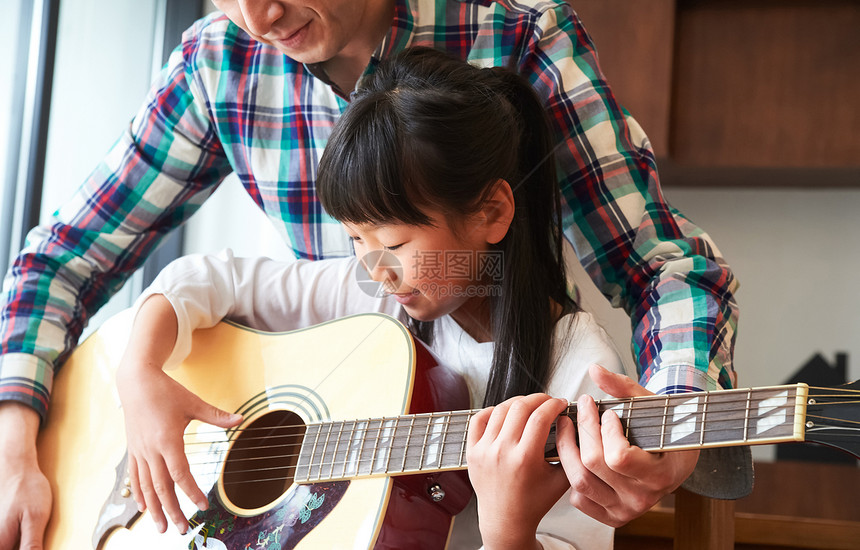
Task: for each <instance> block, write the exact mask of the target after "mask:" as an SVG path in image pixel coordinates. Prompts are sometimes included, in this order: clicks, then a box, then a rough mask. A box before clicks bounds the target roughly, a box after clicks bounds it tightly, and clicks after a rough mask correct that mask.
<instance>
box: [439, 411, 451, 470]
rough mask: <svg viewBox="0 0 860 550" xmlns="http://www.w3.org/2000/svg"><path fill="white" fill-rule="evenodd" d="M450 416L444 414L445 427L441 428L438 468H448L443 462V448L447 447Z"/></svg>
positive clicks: (449, 414)
mask: <svg viewBox="0 0 860 550" xmlns="http://www.w3.org/2000/svg"><path fill="white" fill-rule="evenodd" d="M451 414H452V413H446V414H445V422H444V424H445V425H444V426H443V427H442V442H441V443H440V444H439V468H446V467H447V466H448V464H447V463H446V462H445V447H446V446H447V445H448V434H449V432H450V429H451Z"/></svg>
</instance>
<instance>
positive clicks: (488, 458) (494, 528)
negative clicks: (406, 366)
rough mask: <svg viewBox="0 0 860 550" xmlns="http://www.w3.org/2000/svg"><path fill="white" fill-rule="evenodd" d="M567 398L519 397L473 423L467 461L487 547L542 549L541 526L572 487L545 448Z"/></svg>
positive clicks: (478, 416)
mask: <svg viewBox="0 0 860 550" xmlns="http://www.w3.org/2000/svg"><path fill="white" fill-rule="evenodd" d="M566 406H567V401H566V400H564V399H556V398H552V397H549V396H548V395H545V394H532V395H529V396H525V397H514V398H511V399H509V400H507V401H504V402H503V403H500V404H499V405H496V406H495V407H490V408H487V409H484V410H482V411H481V412H479V413H478V414H476V415H475V416H474V417H473V418H472V420H471V421H470V423H469V433H468V440H467V449H466V461H467V463H468V465H469V479H470V480H471V482H472V486H473V487H474V489H475V494H476V495H477V497H478V526H479V528H480V530H481V538H482V540H483V543H484V548H485V549H486V550H505V549H511V550H521V549H530V548H534V549H540V548H541V545H540V543H539V542H538V541H537V539H536V532H537V528H538V524H539V523H540V521H541V519H543V517H544V516H545V515H546V513H547V512H548V511H549V509H550V508H552V506H553V505H554V504H555V503H556V502H557V501H558V499H559V498H561V496H562V495H563V494H564V492H565V491H566V490H567V489H568V487H569V484H568V480H567V477H566V476H565V474H564V470H563V469H562V468H561V467H560V466H559V465H557V464H549V463H548V462H547V461H546V459H545V458H544V447H545V443H546V440H547V437H548V436H549V430H550V427H551V426H552V423H553V421H555V419H556V417H558V415H559V414H561V412H562V411H563V410H564V408H565V407H566Z"/></svg>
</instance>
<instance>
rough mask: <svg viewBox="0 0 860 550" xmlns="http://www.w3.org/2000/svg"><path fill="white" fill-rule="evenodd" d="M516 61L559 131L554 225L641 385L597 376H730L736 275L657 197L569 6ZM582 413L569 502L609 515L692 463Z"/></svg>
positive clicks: (687, 381) (542, 25)
mask: <svg viewBox="0 0 860 550" xmlns="http://www.w3.org/2000/svg"><path fill="white" fill-rule="evenodd" d="M518 61H519V65H518V67H519V70H520V72H521V73H522V74H524V75H526V76H527V77H528V78H529V79H530V81H531V82H532V83H533V84H534V86H535V88H536V90H537V91H538V93H539V95H541V97H545V98H546V105H547V109H548V112H549V114H550V120H551V121H552V123H553V124H554V126H555V129H556V131H557V133H558V136H559V138H558V139H559V146H558V148H557V149H556V157H557V162H558V166H559V168H560V175H559V177H560V186H561V191H562V194H563V198H564V205H565V219H564V224H565V234H566V236H567V237H568V239H569V240H570V241H571V243H572V244H573V247H574V250H575V252H576V254H577V257H578V258H579V260H580V262H581V263H582V264H583V266H584V267H585V270H586V272H587V273H588V274H589V276H590V277H591V278H592V280H593V281H594V282H595V284H596V285H597V287H598V288H599V289H600V291H601V292H602V293H603V294H604V295H605V296H606V297H607V298H608V299H609V300H610V302H611V303H612V304H613V305H614V306H616V307H623V308H624V309H625V310H626V311H627V312H628V314H629V315H630V318H631V324H632V327H633V353H634V359H635V360H636V364H637V368H638V371H639V382H640V384H641V385H639V384H635V383H634V382H632V381H629V380H628V381H627V382H629V384H628V383H626V382H625V381H624V380H622V379H620V378H617V377H602V378H601V380H602V383H601V381H598V380H596V381H598V383H599V384H601V387H602V388H603V389H604V391H606V392H607V393H609V394H610V395H614V396H617V397H625V396H632V395H642V394H644V393H648V392H653V393H667V392H668V393H674V392H679V391H691V390H710V389H716V388H718V387H723V388H729V387H732V385H733V383H734V379H735V375H734V371H733V367H732V353H733V346H734V338H735V327H736V323H737V316H738V308H737V303H736V301H735V298H734V292H735V290H736V288H737V282H736V280H735V278H734V276H733V274H732V272H731V271H730V270H729V268H728V266H727V265H726V263H725V262H724V260H723V259H722V257H721V255H720V253H719V251H718V250H717V248H716V246H715V245H714V244H713V242H712V241H711V239H710V238H709V237H708V235H707V234H705V233H704V232H703V231H702V230H701V229H699V228H698V227H696V226H695V225H694V224H692V223H691V222H689V221H688V220H687V219H686V218H684V217H683V216H682V215H681V214H680V213H679V212H678V211H677V210H675V209H674V208H672V207H671V206H670V205H669V204H668V203H667V202H666V200H665V198H664V197H663V193H662V190H661V188H660V181H659V177H658V174H657V169H656V163H655V159H654V154H653V151H652V150H651V147H650V143H649V141H648V139H647V137H646V136H645V134H644V132H643V131H642V129H641V128H640V127H639V125H638V124H637V123H636V122H635V121H634V120H633V119H632V118H631V117H629V115H627V113H626V112H625V111H624V110H623V109H622V108H621V106H620V105H618V103H617V102H616V101H615V98H614V96H613V94H612V92H611V90H610V89H609V87H608V85H607V83H606V82H605V80H604V78H603V75H602V73H601V71H600V68H599V66H598V63H597V55H596V52H595V50H594V46H593V44H592V42H591V39H590V38H589V37H588V34H587V32H586V31H585V29H584V28H583V27H582V25H581V23H580V21H579V19H578V18H577V17H576V15H575V14H574V13H573V11H572V10H571V9H570V8H569V6H566V5H564V6H559V7H557V8H555V9H553V10H551V11H548V12H545V13H543V14H542V16H541V17H540V18H539V20H538V21H537V22H536V24H535V30H534V33H533V34H532V39H531V41H529V42H528V44H526V46H525V48H524V50H523V54H522V55H521V56H520V58H519V60H518ZM596 376H600V374H596ZM603 378H605V379H603ZM581 413H582V414H581V417H580V420H581V421H582V422H581V423H580V426H579V436H580V443H581V444H580V445H579V446H577V445H576V443H575V442H574V441H573V438H572V437H569V438H568V441H569V442H570V444H569V445H567V447H566V451H565V452H564V456H565V457H564V458H563V460H562V463H563V464H564V466H565V470H566V472H567V473H568V477H569V479H570V480H571V484H572V486H573V488H574V491H573V493H572V494H573V495H574V496H573V497H572V503H573V504H574V505H575V506H577V507H578V508H579V509H580V510H583V511H584V512H586V513H587V514H589V515H591V516H593V517H595V518H598V519H600V520H602V521H605V522H607V523H610V524H612V525H619V524H622V523H624V522H626V521H628V520H629V519H631V518H633V517H636V516H638V515H640V514H641V513H644V512H645V511H647V510H648V509H649V508H650V507H651V506H652V505H653V504H654V503H655V502H656V501H657V500H659V498H660V497H661V496H662V495H664V494H666V493H668V492H671V491H673V490H674V489H675V488H677V487H678V485H680V484H681V483H682V482H684V480H685V479H686V478H687V477H688V476H689V475H690V473H691V472H692V471H693V469H694V467H695V465H696V459H697V458H698V453H697V452H692V453H686V454H684V453H666V454H663V455H650V454H648V453H645V452H644V451H642V450H641V449H638V448H635V447H631V446H630V444H629V442H628V441H627V439H626V437H624V434H623V431H622V430H619V429H613V428H617V427H618V425H617V422H618V421H617V419H615V420H614V422H613V419H612V418H604V419H601V418H599V417H598V415H597V409H596V407H594V404H593V402H586V403H582V404H581ZM568 435H570V434H568ZM560 452H562V450H561V447H560ZM746 469H748V464H747V468H746ZM739 471H741V469H739ZM739 483H741V481H739Z"/></svg>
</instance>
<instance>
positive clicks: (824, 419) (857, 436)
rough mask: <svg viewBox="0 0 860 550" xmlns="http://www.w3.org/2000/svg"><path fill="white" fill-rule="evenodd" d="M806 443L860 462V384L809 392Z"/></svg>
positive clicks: (812, 388) (858, 382)
mask: <svg viewBox="0 0 860 550" xmlns="http://www.w3.org/2000/svg"><path fill="white" fill-rule="evenodd" d="M806 441H812V442H815V443H820V444H822V445H827V446H828V447H834V448H836V449H839V450H841V451H845V452H847V453H851V454H852V455H854V456H855V457H857V458H860V380H857V381H854V382H852V383H851V384H845V385H842V386H835V387H832V388H821V387H812V386H810V388H809V399H808V401H807V406H806Z"/></svg>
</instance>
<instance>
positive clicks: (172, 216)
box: [0, 33, 230, 417]
mask: <svg viewBox="0 0 860 550" xmlns="http://www.w3.org/2000/svg"><path fill="white" fill-rule="evenodd" d="M196 43H197V42H196V35H195V34H194V33H188V34H186V38H185V42H184V43H183V44H182V45H181V46H180V47H179V48H177V50H176V51H174V53H173V55H171V57H170V61H169V62H168V64H167V66H166V67H165V69H164V71H163V72H162V75H161V77H160V79H159V80H158V81H157V82H156V83H155V84H154V86H153V88H152V91H151V92H150V95H149V97H148V98H147V100H146V102H145V103H144V105H143V107H142V109H141V110H140V112H139V113H138V114H137V116H136V117H135V118H134V120H133V121H132V123H131V124H130V126H129V129H128V130H127V131H126V132H124V133H123V135H122V136H121V138H120V139H119V141H118V142H117V143H116V144H115V145H114V147H113V148H112V149H111V151H110V152H109V153H108V155H107V157H106V158H105V160H104V161H103V162H102V163H101V164H100V165H99V166H98V167H97V168H96V170H95V171H94V172H93V173H92V174H91V175H90V177H89V178H88V179H87V181H86V182H85V183H84V184H83V186H82V187H81V188H80V189H79V190H78V192H77V193H76V194H75V195H74V196H73V198H72V199H71V200H70V201H69V202H68V203H66V204H64V205H63V206H62V207H61V208H60V209H59V210H58V211H57V212H56V213H55V215H54V217H53V218H52V219H51V220H50V221H49V222H48V223H46V224H44V225H42V226H39V227H37V228H35V229H33V230H32V231H31V232H30V234H29V235H28V238H27V245H26V246H25V248H24V250H23V251H22V252H21V253H20V255H19V256H18V257H17V258H16V259H15V261H14V264H13V266H12V268H11V270H10V271H9V273H8V275H7V277H6V280H5V283H4V295H3V303H2V319H0V334H2V338H3V339H2V342H0V354H2V355H0V400H15V401H21V402H26V403H28V404H29V405H30V406H32V407H33V408H34V409H36V411H37V412H38V413H39V414H40V415H41V416H42V417H44V415H45V413H46V411H47V407H48V399H49V395H50V390H51V384H52V379H53V371H54V369H55V368H56V366H57V365H60V364H62V362H63V360H64V359H65V357H66V356H67V355H68V353H69V352H70V351H71V350H72V348H73V347H74V345H75V344H76V343H77V340H78V337H79V336H80V334H81V331H82V330H83V328H84V326H85V325H86V322H87V320H88V319H89V317H90V316H91V315H92V314H93V313H95V311H97V310H98V309H99V308H100V307H101V306H102V305H103V304H104V303H105V302H106V301H107V300H108V298H109V297H110V296H111V295H112V294H114V293H115V292H116V291H117V290H118V289H119V288H120V287H121V286H122V284H123V283H124V282H125V280H127V278H128V277H129V276H130V275H131V274H132V273H133V272H134V271H135V270H136V269H137V268H138V267H139V266H140V265H141V264H142V263H143V261H144V260H145V259H146V257H147V255H148V254H149V253H150V252H151V251H152V250H153V249H154V248H155V247H156V246H157V245H158V243H159V242H160V241H161V239H162V238H163V237H164V236H165V235H166V234H167V233H169V232H170V231H171V230H172V229H173V228H174V227H176V226H178V225H179V224H181V223H182V222H183V221H184V220H186V219H187V218H188V217H189V216H191V214H193V213H194V212H195V211H196V210H197V209H198V208H199V207H200V205H201V204H202V202H203V201H204V200H205V199H206V198H207V197H208V196H209V195H210V194H211V193H212V192H213V191H214V190H215V188H216V187H217V184H218V183H219V182H220V181H221V179H222V178H223V177H224V176H225V175H226V174H227V173H228V172H229V170H230V167H229V163H228V162H227V159H226V156H225V155H224V153H223V150H222V149H221V148H220V145H218V142H217V139H216V137H215V132H214V129H213V128H212V125H211V122H210V120H209V118H208V112H207V111H206V107H205V105H206V102H205V100H204V99H202V98H201V97H200V96H201V95H203V91H201V90H200V88H199V86H198V85H197V84H196V81H195V80H194V78H193V65H191V63H192V62H193V55H194V51H195V47H196Z"/></svg>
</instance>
